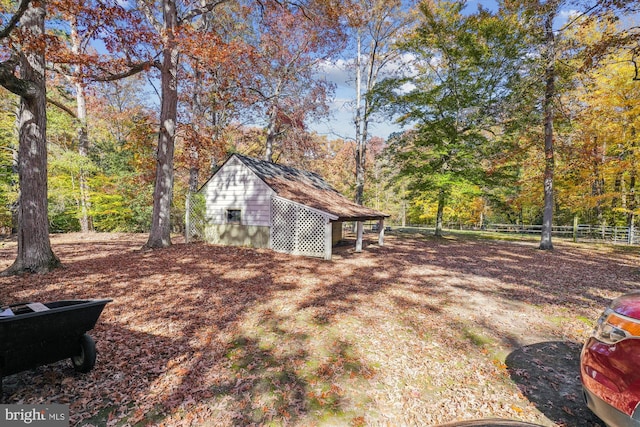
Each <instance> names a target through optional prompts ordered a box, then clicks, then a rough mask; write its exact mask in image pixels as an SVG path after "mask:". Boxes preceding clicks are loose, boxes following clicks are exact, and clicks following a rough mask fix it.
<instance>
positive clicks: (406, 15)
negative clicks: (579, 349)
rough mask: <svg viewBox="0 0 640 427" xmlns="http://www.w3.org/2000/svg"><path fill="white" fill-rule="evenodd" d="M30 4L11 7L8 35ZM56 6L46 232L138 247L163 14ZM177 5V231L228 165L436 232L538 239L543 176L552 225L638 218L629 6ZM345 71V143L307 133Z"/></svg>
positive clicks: (10, 107)
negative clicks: (193, 198) (266, 167)
mask: <svg viewBox="0 0 640 427" xmlns="http://www.w3.org/2000/svg"><path fill="white" fill-rule="evenodd" d="M19 3H20V4H21V3H22V2H14V1H11V0H3V1H1V2H0V17H1V18H0V24H3V25H0V27H2V26H4V24H7V23H8V22H9V20H10V17H11V16H12V15H11V13H12V12H13V11H14V10H15V9H16V7H17V6H18V4H19ZM47 3H48V7H49V17H48V20H47V24H46V32H47V37H46V43H47V45H46V46H43V47H42V49H45V50H46V57H47V81H46V84H47V109H46V114H47V116H46V119H47V139H46V141H47V152H48V153H47V154H48V162H47V166H48V171H47V179H48V216H49V223H50V229H51V231H53V232H68V231H78V230H83V229H88V230H96V231H136V232H147V231H149V230H150V228H151V226H152V209H153V206H152V205H153V195H154V183H155V182H156V180H157V175H156V167H157V163H158V143H157V140H158V135H159V126H160V121H161V120H160V106H159V105H158V104H157V102H158V101H156V102H151V101H150V99H157V98H159V97H160V98H162V97H161V96H159V93H160V91H161V89H160V83H159V82H160V80H161V79H162V73H161V71H160V68H158V66H157V61H158V54H157V53H153V52H159V51H160V50H161V49H160V48H158V45H157V43H158V42H157V40H156V39H155V37H156V35H154V32H153V31H154V29H153V28H152V26H151V25H150V24H149V22H151V21H153V19H148V17H149V15H151V16H154V15H158V13H159V12H158V11H159V10H160V3H163V4H164V3H167V1H166V0H165V1H164V2H153V1H146V0H145V1H142V0H141V1H138V2H134V1H129V2H107V1H101V2H95V4H94V2H77V3H76V2H72V1H63V0H59V1H50V2H47ZM89 3H91V4H89ZM168 3H173V4H174V5H176V4H177V6H178V7H177V9H178V14H182V15H181V19H180V22H179V25H178V26H177V28H179V30H176V38H177V45H178V46H179V50H180V63H179V66H178V68H177V71H178V77H177V87H176V94H177V124H176V130H175V156H174V158H175V163H174V164H173V165H172V169H173V170H174V171H175V180H174V181H173V183H172V185H173V188H172V190H173V197H172V199H171V212H170V213H171V229H172V231H174V232H180V231H182V228H183V223H184V212H185V199H186V197H187V194H188V192H189V191H194V190H197V189H198V188H199V187H200V186H201V185H202V184H203V183H204V182H205V181H206V179H207V178H208V177H209V176H210V175H211V173H212V172H213V171H215V168H216V167H217V166H218V165H220V163H221V162H222V161H223V160H224V159H225V158H226V157H227V156H228V154H230V153H233V152H240V153H242V154H246V155H250V156H254V157H259V158H265V159H268V160H271V161H276V162H279V163H284V164H288V165H292V166H295V167H299V168H303V169H308V170H312V171H316V172H318V173H320V174H321V175H322V176H324V177H325V178H326V179H327V180H328V181H329V182H330V183H331V184H332V185H333V186H334V187H335V188H336V189H338V190H339V191H341V192H342V193H343V194H345V195H346V196H347V197H350V198H354V199H356V200H358V199H360V200H359V201H361V202H363V203H364V204H365V205H368V206H371V207H373V208H376V209H380V210H382V211H385V212H387V213H389V214H390V215H391V222H392V223H397V224H400V223H405V222H406V223H412V224H421V223H423V224H434V223H435V222H436V221H437V219H438V216H439V214H440V219H441V220H442V218H444V221H446V222H448V223H456V224H461V225H467V226H481V225H482V224H484V223H487V222H509V223H532V224H540V223H541V222H542V221H543V211H544V207H545V206H544V203H543V200H544V183H545V178H548V176H547V175H548V173H549V166H551V167H552V169H551V172H552V178H553V190H554V192H553V209H554V212H555V216H554V219H553V222H554V223H555V224H571V223H573V221H574V218H575V217H578V218H579V220H580V222H582V223H589V224H607V225H627V226H629V225H633V223H634V221H635V217H636V215H637V213H638V212H639V208H638V203H637V197H636V194H635V193H636V191H637V190H636V187H637V183H636V181H637V179H638V161H639V160H640V158H639V155H640V153H639V138H640V136H639V135H638V126H639V125H640V123H638V121H639V120H640V119H639V115H638V108H640V106H639V103H638V100H639V98H640V87H639V86H640V83H639V81H638V74H637V65H636V62H635V59H636V55H637V51H636V50H635V49H637V42H638V33H637V28H636V25H637V22H636V20H635V19H636V18H637V15H635V14H636V13H637V12H638V10H637V6H633V5H627V4H626V2H615V1H599V2H591V3H593V4H588V3H589V2H574V3H570V2H563V1H546V2H539V1H525V0H522V1H504V2H499V4H498V5H496V7H495V9H494V8H491V9H483V8H479V9H478V10H477V11H476V10H469V9H467V8H465V6H466V2H464V1H452V2H446V1H436V2H432V1H423V2H421V3H418V4H407V3H404V2H400V1H394V2H388V1H382V0H354V1H353V2H349V1H346V0H342V1H323V2H315V3H316V5H315V6H311V5H305V4H302V3H295V2H267V1H265V2H258V3H256V5H258V6H256V5H254V4H252V3H250V2H244V1H237V0H234V1H219V2H214V3H215V4H214V3H211V4H210V3H209V2H199V3H197V2H194V3H193V4H191V2H171V1H169V2H168ZM200 3H201V4H202V5H203V6H202V7H201V9H198V7H199V6H198V4H200ZM92 6H94V8H99V9H100V10H101V13H97V12H96V10H95V9H94V10H91V7H92ZM154 8H156V9H155V10H154ZM190 11H197V13H192V14H191V15H189V13H190ZM569 12H571V13H569ZM187 18H188V19H187ZM145 19H147V21H148V22H147V21H145ZM546 22H551V24H552V26H553V30H552V32H551V37H549V36H550V33H549V31H548V27H545V23H546ZM16 34H18V35H14V36H11V37H4V38H2V43H3V44H2V48H3V50H2V55H3V56H2V57H0V60H5V62H8V61H9V60H10V58H11V57H12V56H11V55H12V53H11V52H12V51H16V46H18V45H19V44H20V43H22V45H23V46H24V45H26V44H28V42H29V41H28V40H27V41H25V40H26V39H25V38H24V35H22V36H20V35H19V32H18V33H16ZM21 37H22V39H21ZM31 42H32V41H31ZM150 52H151V54H150ZM154 55H155V56H154ZM338 62H341V63H343V64H348V65H347V66H346V68H345V69H346V70H347V71H348V72H349V73H350V74H351V76H352V80H353V82H354V83H355V86H356V87H357V91H356V93H354V94H353V103H352V106H353V115H354V127H356V128H357V130H356V133H355V134H356V137H355V138H354V139H351V138H348V139H347V138H336V137H334V136H328V135H319V134H317V133H315V132H314V131H312V130H311V124H312V123H314V121H319V120H323V119H324V118H326V117H327V114H328V113H329V110H330V105H331V100H332V97H333V96H334V94H335V92H334V90H335V87H334V85H333V84H332V83H331V82H330V81H328V80H327V79H326V77H325V76H324V75H323V74H322V73H321V72H320V70H321V69H322V67H326V66H327V65H326V64H335V63H338ZM16 73H17V74H18V75H19V71H16ZM549 73H552V74H551V75H550V74H549ZM550 79H551V81H552V82H553V92H552V93H551V94H549V81H550ZM154 91H155V92H157V93H158V94H154V93H153V92H154ZM19 105H20V97H19V96H17V95H14V94H12V93H11V92H9V91H7V90H5V89H2V88H0V229H2V230H3V233H8V232H10V231H11V230H15V229H16V228H17V217H16V214H15V210H16V204H17V203H18V198H19V186H18V175H17V153H18V145H19V142H18V141H19V138H18V136H19V130H18V129H17V127H16V116H17V111H18V109H19ZM551 111H552V112H553V114H552V116H551V117H549V113H550V112H551ZM549 119H550V120H551V121H552V127H551V132H552V136H553V139H552V140H553V147H552V151H551V152H550V151H549V150H548V148H549V147H546V149H545V142H544V141H545V132H549V128H548V127H547V128H546V129H545V120H547V121H548V120H549ZM384 121H393V122H398V123H401V124H403V125H404V126H405V127H404V128H405V129H408V130H406V131H403V132H398V133H395V134H392V135H391V136H390V137H389V138H388V140H386V141H385V140H382V139H380V138H377V137H374V136H372V132H371V131H370V129H368V128H367V126H369V127H370V126H371V125H372V124H374V123H377V122H384ZM547 126H548V124H547ZM550 156H551V160H552V161H553V163H552V164H551V165H550V164H549V163H548V161H549V158H550ZM545 174H547V175H545ZM359 192H361V195H359V194H358V193H359Z"/></svg>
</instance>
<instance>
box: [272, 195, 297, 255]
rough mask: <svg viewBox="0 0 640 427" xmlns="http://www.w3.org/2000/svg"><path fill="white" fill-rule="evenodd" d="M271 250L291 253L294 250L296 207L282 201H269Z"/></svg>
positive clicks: (274, 199)
mask: <svg viewBox="0 0 640 427" xmlns="http://www.w3.org/2000/svg"><path fill="white" fill-rule="evenodd" d="M271 221H272V222H271V248H272V249H273V250H274V251H278V252H286V253H293V252H294V249H295V223H296V206H295V205H293V204H292V203H287V202H286V201H284V200H280V199H276V198H273V199H272V200H271Z"/></svg>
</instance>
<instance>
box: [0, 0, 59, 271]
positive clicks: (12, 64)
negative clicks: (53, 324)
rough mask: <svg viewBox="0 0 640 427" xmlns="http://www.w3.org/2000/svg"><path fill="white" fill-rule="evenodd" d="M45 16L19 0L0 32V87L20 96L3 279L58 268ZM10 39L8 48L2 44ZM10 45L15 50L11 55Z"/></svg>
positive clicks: (42, 6) (39, 5) (42, 5)
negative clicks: (13, 216) (10, 235)
mask: <svg viewBox="0 0 640 427" xmlns="http://www.w3.org/2000/svg"><path fill="white" fill-rule="evenodd" d="M45 16H46V2H45V1H44V0H43V1H38V2H35V1H34V2H30V1H28V0H23V1H21V2H20V4H19V5H18V9H17V11H16V12H15V14H14V15H13V16H12V18H11V19H10V20H9V21H8V23H7V24H6V26H4V27H3V28H0V41H2V42H3V45H2V48H3V50H4V53H5V54H6V55H7V56H8V57H9V58H8V59H6V60H5V61H4V62H2V63H0V84H1V85H2V86H4V87H5V88H6V89H8V90H9V91H11V92H13V93H15V94H16V95H19V96H20V111H19V115H18V129H19V149H18V180H19V185H20V198H19V202H18V254H17V257H16V260H15V262H14V263H13V264H12V265H11V266H10V267H9V268H8V269H7V270H6V271H5V274H17V273H22V272H37V273H42V272H47V271H49V270H51V269H53V268H55V267H57V266H59V265H60V260H59V259H58V258H57V257H56V256H55V255H54V253H53V250H52V249H51V243H50V240H49V220H48V216H47V207H48V203H47V137H46V129H47V118H46V83H45V42H44V40H43V39H44V28H45V27H44V23H45ZM9 38H11V42H12V43H4V42H5V41H7V40H6V39H9ZM9 44H10V45H11V46H19V48H18V50H17V51H16V50H13V51H12V50H10V49H9V47H8V45H9ZM17 67H19V69H20V76H19V77H18V76H17V75H16V68H17Z"/></svg>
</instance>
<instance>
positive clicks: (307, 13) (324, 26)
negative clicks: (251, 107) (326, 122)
mask: <svg viewBox="0 0 640 427" xmlns="http://www.w3.org/2000/svg"><path fill="white" fill-rule="evenodd" d="M257 18H258V25H257V28H258V34H257V44H256V65H255V71H256V77H257V81H256V85H255V86H253V87H252V90H253V92H254V93H255V94H256V97H257V99H256V104H257V106H259V107H260V110H261V114H262V115H263V116H264V118H265V122H266V142H265V151H264V159H265V160H267V161H274V157H276V149H277V148H278V144H280V147H279V148H280V153H282V152H283V151H289V153H288V154H289V155H292V154H293V153H292V152H293V151H297V152H298V153H304V152H305V151H306V150H308V149H309V147H308V145H309V143H311V142H312V141H313V139H310V138H308V137H307V136H306V132H305V131H306V126H307V122H308V120H309V119H312V118H318V117H321V116H323V115H326V114H327V113H328V105H327V104H328V97H329V96H330V94H331V92H332V90H333V86H332V85H331V84H330V83H329V82H327V81H326V80H323V79H321V78H319V77H318V76H317V70H318V68H319V66H320V65H321V64H322V63H323V61H325V60H327V59H329V58H330V57H331V56H332V55H334V54H335V53H337V52H338V51H339V50H341V49H342V47H343V33H342V28H341V27H340V25H339V22H340V20H339V15H338V11H337V10H336V9H335V8H334V7H333V5H332V4H331V3H330V2H326V3H325V2H309V3H308V4H307V5H304V6H300V5H296V4H292V5H288V4H281V3H278V2H274V3H268V4H266V5H265V6H264V8H263V9H262V10H260V11H259V16H258V17H257Z"/></svg>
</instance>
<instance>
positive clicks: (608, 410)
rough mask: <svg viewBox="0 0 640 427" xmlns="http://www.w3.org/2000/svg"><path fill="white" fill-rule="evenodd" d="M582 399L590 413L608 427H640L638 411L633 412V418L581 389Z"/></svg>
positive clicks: (586, 390) (585, 389)
mask: <svg viewBox="0 0 640 427" xmlns="http://www.w3.org/2000/svg"><path fill="white" fill-rule="evenodd" d="M582 390H583V391H584V399H585V401H586V403H587V406H588V407H589V409H591V412H593V413H594V414H596V415H597V416H598V418H600V419H601V420H602V421H604V422H605V423H606V424H607V425H608V426H610V427H640V418H639V417H640V413H639V412H640V411H635V413H634V414H633V415H634V416H633V417H630V416H629V415H627V414H625V413H624V412H622V411H620V410H618V409H616V408H614V407H613V406H611V405H609V404H608V403H607V402H605V401H604V400H602V399H600V398H599V397H598V396H596V395H595V394H594V393H592V392H591V391H589V390H588V389H587V388H585V387H583V388H582Z"/></svg>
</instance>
